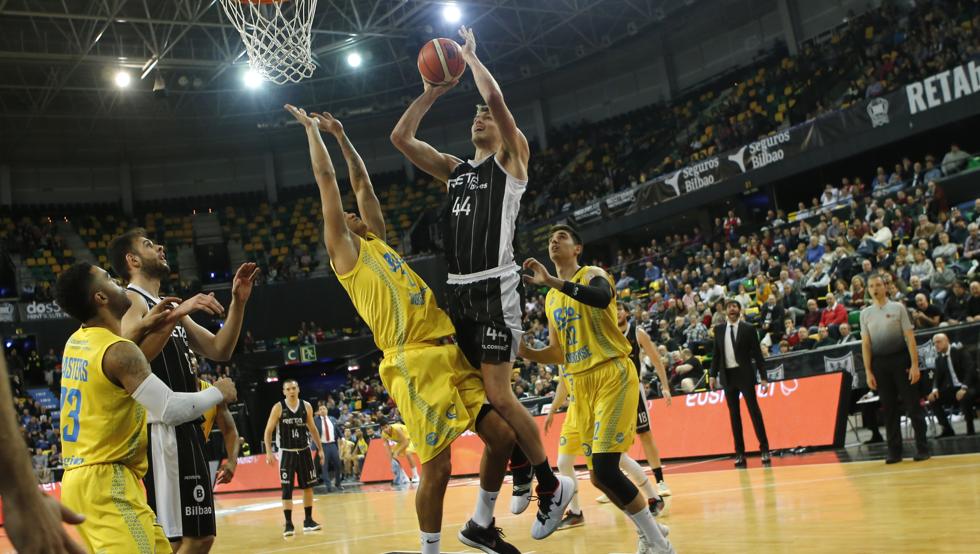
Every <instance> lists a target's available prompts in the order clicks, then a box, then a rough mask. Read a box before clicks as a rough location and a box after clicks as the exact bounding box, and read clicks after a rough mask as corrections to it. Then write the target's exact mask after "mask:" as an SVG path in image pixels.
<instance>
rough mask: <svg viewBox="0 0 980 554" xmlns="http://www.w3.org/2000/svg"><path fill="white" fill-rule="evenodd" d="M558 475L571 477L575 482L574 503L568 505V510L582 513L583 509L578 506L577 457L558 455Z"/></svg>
mask: <svg viewBox="0 0 980 554" xmlns="http://www.w3.org/2000/svg"><path fill="white" fill-rule="evenodd" d="M558 473H561V474H562V475H564V476H566V477H571V478H572V481H574V482H575V491H574V492H573V493H572V501H571V502H569V503H568V509H569V510H571V511H573V512H575V513H576V514H581V513H582V508H580V507H579V505H578V478H576V477H575V456H573V455H571V454H559V455H558Z"/></svg>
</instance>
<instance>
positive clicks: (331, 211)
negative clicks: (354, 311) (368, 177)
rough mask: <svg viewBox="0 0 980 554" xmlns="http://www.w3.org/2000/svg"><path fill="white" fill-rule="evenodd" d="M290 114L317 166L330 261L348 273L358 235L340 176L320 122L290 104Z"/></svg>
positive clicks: (339, 269)
mask: <svg viewBox="0 0 980 554" xmlns="http://www.w3.org/2000/svg"><path fill="white" fill-rule="evenodd" d="M286 111H288V112H289V113H290V114H292V116H293V117H294V118H296V121H299V122H300V123H301V124H302V125H303V127H304V128H305V129H306V138H307V140H309V143H310V161H311V162H312V164H313V175H314V177H316V185H317V187H318V188H319V189H320V203H321V209H322V210H323V240H324V242H325V243H326V246H327V253H328V254H329V255H330V261H331V262H332V263H333V266H334V269H335V270H336V271H337V272H338V273H347V272H348V271H350V270H351V269H353V267H354V264H355V263H356V262H357V252H358V250H357V249H358V243H356V242H355V240H356V239H355V238H354V236H355V235H354V233H351V232H350V229H348V227H347V220H346V216H345V215H344V205H343V202H342V201H341V198H340V189H339V188H338V187H337V172H336V171H335V170H334V167H333V162H331V161H330V154H329V153H328V152H327V146H326V145H325V144H323V137H321V136H320V128H319V124H318V123H317V120H316V118H314V117H311V116H309V115H307V114H306V110H304V109H302V108H297V107H296V106H293V105H291V104H286Z"/></svg>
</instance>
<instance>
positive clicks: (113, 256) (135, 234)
mask: <svg viewBox="0 0 980 554" xmlns="http://www.w3.org/2000/svg"><path fill="white" fill-rule="evenodd" d="M146 236H147V235H146V229H144V228H142V227H136V228H135V229H130V230H129V231H126V232H125V233H123V234H121V235H119V236H118V237H116V238H114V239H112V242H110V243H109V265H111V266H112V271H113V273H115V274H116V276H117V277H119V278H121V279H123V280H124V281H126V282H127V283H128V282H129V281H130V280H131V279H132V278H133V276H132V274H130V272H129V264H128V263H126V255H127V254H135V253H136V249H135V248H133V240H134V239H137V238H145V237H146Z"/></svg>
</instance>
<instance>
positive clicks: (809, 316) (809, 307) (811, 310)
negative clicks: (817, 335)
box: [803, 298, 822, 329]
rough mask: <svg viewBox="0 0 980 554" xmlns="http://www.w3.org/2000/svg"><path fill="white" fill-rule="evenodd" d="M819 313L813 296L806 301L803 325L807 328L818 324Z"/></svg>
mask: <svg viewBox="0 0 980 554" xmlns="http://www.w3.org/2000/svg"><path fill="white" fill-rule="evenodd" d="M821 316H822V314H821V313H820V310H819V308H818V307H817V301H816V300H815V299H813V298H811V299H809V300H807V301H806V314H805V315H804V316H803V326H804V327H806V328H807V329H809V328H810V327H816V326H818V325H819V324H820V317H821Z"/></svg>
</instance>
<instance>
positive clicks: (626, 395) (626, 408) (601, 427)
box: [569, 358, 640, 469]
mask: <svg viewBox="0 0 980 554" xmlns="http://www.w3.org/2000/svg"><path fill="white" fill-rule="evenodd" d="M571 387H572V394H574V395H575V401H574V402H572V403H571V405H570V406H571V407H570V409H569V411H571V412H574V416H575V423H576V427H577V428H578V432H579V436H580V437H581V440H582V453H583V454H584V455H585V460H586V462H587V463H588V466H589V468H590V469H591V468H592V454H601V453H605V452H620V453H622V452H626V451H627V450H629V448H630V446H631V445H632V444H633V438H634V437H635V436H636V399H637V398H638V397H639V395H640V380H639V378H638V377H637V376H636V369H634V368H633V362H632V361H630V359H629V358H615V359H612V360H608V361H606V362H603V363H602V364H600V365H599V366H598V367H596V368H595V369H593V370H592V371H589V372H588V373H585V374H582V375H578V374H576V375H575V376H574V379H572V380H571Z"/></svg>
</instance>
